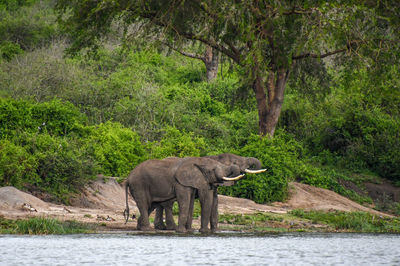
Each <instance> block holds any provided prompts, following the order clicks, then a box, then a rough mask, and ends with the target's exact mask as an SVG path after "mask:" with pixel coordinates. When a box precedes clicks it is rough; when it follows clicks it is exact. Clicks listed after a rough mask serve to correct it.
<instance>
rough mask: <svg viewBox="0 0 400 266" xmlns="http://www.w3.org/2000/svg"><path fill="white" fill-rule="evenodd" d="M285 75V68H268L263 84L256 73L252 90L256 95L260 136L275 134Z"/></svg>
mask: <svg viewBox="0 0 400 266" xmlns="http://www.w3.org/2000/svg"><path fill="white" fill-rule="evenodd" d="M287 75H288V72H287V71H286V70H285V69H278V70H277V71H273V70H270V72H269V74H268V77H267V81H266V83H265V84H264V82H263V80H262V78H261V76H260V74H259V73H257V74H256V78H255V81H254V83H253V90H254V93H255V95H256V101H257V109H258V118H259V133H260V135H261V136H265V135H268V136H270V137H273V136H274V134H275V129H276V125H277V124H278V120H279V116H280V114H281V110H282V104H283V96H284V91H285V86H286V80H287ZM265 86H266V88H265ZM265 89H267V91H268V95H266V93H265ZM267 97H268V101H267Z"/></svg>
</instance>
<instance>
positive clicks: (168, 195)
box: [124, 157, 242, 232]
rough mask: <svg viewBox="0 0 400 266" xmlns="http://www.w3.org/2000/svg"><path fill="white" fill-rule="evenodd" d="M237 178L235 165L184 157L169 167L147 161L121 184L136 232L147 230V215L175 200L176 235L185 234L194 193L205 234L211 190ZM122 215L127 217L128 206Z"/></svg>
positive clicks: (164, 161)
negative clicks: (134, 210) (132, 205)
mask: <svg viewBox="0 0 400 266" xmlns="http://www.w3.org/2000/svg"><path fill="white" fill-rule="evenodd" d="M239 174H240V169H239V167H238V166H237V165H225V164H222V163H219V162H217V161H215V160H212V159H210V158H199V157H188V158H184V159H179V160H176V162H173V163H172V165H171V162H170V161H168V160H148V161H145V162H143V163H141V164H140V165H138V166H137V167H136V168H135V169H134V170H132V172H131V173H130V174H129V176H128V179H127V180H126V182H125V187H126V190H125V191H126V198H128V190H129V191H130V193H131V195H132V197H133V198H134V200H135V201H136V204H137V207H138V209H139V212H140V217H139V219H138V225H137V228H138V229H139V230H151V228H150V224H149V214H150V212H151V211H152V210H153V209H154V208H155V207H157V206H160V204H161V205H162V204H165V203H166V202H167V203H168V202H170V201H172V200H174V199H176V200H177V201H178V205H179V218H178V219H179V221H178V227H177V229H176V231H177V232H186V231H187V230H188V229H190V228H191V214H192V212H193V204H194V197H195V192H196V191H197V193H198V196H199V199H200V205H201V228H200V232H209V231H210V229H209V227H208V225H209V224H210V221H211V214H212V213H213V212H214V210H212V208H214V207H215V204H214V202H213V201H214V186H215V185H216V184H217V183H221V182H223V181H224V180H226V181H230V180H236V179H238V178H241V177H242V176H240V175H239ZM232 176H233V177H232ZM171 212H172V210H171ZM124 213H125V214H126V215H127V216H128V217H129V206H128V204H127V206H126V210H125V212H124Z"/></svg>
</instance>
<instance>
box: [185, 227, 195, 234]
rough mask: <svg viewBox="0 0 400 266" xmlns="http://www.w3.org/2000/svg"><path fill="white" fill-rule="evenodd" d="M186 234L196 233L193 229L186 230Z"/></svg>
mask: <svg viewBox="0 0 400 266" xmlns="http://www.w3.org/2000/svg"><path fill="white" fill-rule="evenodd" d="M186 232H187V233H193V232H194V229H193V228H186Z"/></svg>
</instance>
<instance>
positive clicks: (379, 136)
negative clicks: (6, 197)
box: [0, 1, 400, 208]
mask: <svg viewBox="0 0 400 266" xmlns="http://www.w3.org/2000/svg"><path fill="white" fill-rule="evenodd" d="M61 2H65V3H66V5H73V4H77V5H81V4H82V5H86V4H90V5H92V4H93V5H97V4H99V3H104V4H105V6H99V9H98V10H96V12H98V11H99V12H101V11H104V10H107V8H109V7H110V6H111V7H112V8H118V7H115V6H113V4H114V3H116V2H115V1H114V2H113V1H111V2H105V1H100V2H99V1H98V2H90V3H89V2H87V1H83V2H79V3H78V2H76V1H61ZM189 2H190V3H189ZM189 2H188V1H185V3H186V4H188V5H192V4H194V3H193V2H191V1H189ZM201 2H204V1H201ZM4 3H5V4H4ZM51 3H52V2H51V1H0V53H1V54H2V56H3V57H4V60H3V61H1V63H0V147H1V149H0V185H15V186H17V187H19V188H24V189H39V190H41V191H46V192H48V193H51V194H52V195H53V196H54V198H56V199H58V200H63V201H67V198H68V196H67V194H68V193H70V192H73V191H75V190H76V188H79V187H80V186H82V185H83V184H85V183H86V182H87V181H88V180H90V179H91V178H93V177H94V176H95V175H96V174H98V173H102V174H107V175H113V176H125V175H127V173H129V171H130V170H131V169H132V168H133V167H134V166H135V165H136V164H137V163H139V162H141V161H143V160H145V159H149V158H164V157H167V156H178V157H183V156H202V155H208V154H219V153H223V152H234V153H237V154H239V155H242V156H254V157H258V158H259V159H261V161H262V162H263V166H264V167H266V168H267V169H268V171H267V172H266V173H264V174H259V175H247V177H246V179H243V180H241V181H239V182H237V184H236V185H235V186H233V187H227V188H225V187H224V188H220V189H219V190H220V191H221V192H222V193H225V194H228V195H235V196H241V197H247V198H251V199H254V200H256V201H257V202H268V201H275V200H283V199H285V198H286V196H287V190H288V187H287V186H288V185H287V184H288V182H289V181H291V180H297V181H300V182H303V183H307V184H310V185H314V186H319V187H323V188H327V189H331V190H334V191H336V192H338V193H340V194H342V195H345V196H347V197H350V198H351V199H353V200H357V201H358V202H361V203H363V202H370V200H369V199H367V198H364V197H360V196H359V195H358V194H357V193H356V192H354V191H352V190H346V189H344V188H343V187H342V185H341V182H340V181H341V180H349V181H352V175H353V173H365V172H369V173H371V175H379V176H383V177H387V178H391V179H392V181H394V182H396V181H397V183H398V182H399V178H400V173H399V165H400V163H399V158H400V155H399V151H400V144H399V139H400V137H399V132H400V125H399V121H400V119H399V117H400V108H399V106H400V86H399V85H400V83H399V80H400V79H399V78H398V76H399V64H398V53H397V52H396V51H395V50H393V51H392V52H391V51H388V50H387V48H388V44H387V43H385V42H382V43H381V45H382V46H381V48H379V47H378V46H379V45H380V44H379V43H375V44H371V43H370V44H371V46H369V45H365V46H364V44H363V45H362V46H358V45H357V44H354V45H355V46H351V47H347V48H350V50H349V54H350V55H356V54H357V56H356V57H351V58H347V59H351V60H344V59H343V57H341V56H337V57H334V58H329V60H326V59H323V58H321V59H320V60H313V58H308V59H306V60H304V61H297V62H296V64H295V66H294V68H292V69H291V70H292V71H291V74H290V76H289V80H288V86H287V89H286V91H285V101H284V105H283V109H282V115H281V117H280V119H279V126H278V127H279V129H278V130H277V133H276V134H275V137H274V138H273V139H270V138H260V137H258V136H255V135H254V134H256V133H257V132H258V127H259V121H258V118H257V116H258V114H259V113H258V109H257V102H256V97H254V96H255V94H254V91H253V90H252V88H253V87H252V86H251V84H253V82H252V81H253V78H254V76H253V74H254V73H253V74H251V71H250V72H249V71H247V70H249V69H247V70H246V69H245V68H251V67H253V66H254V60H253V59H254V58H257V59H260V58H261V57H263V56H266V57H268V56H269V55H268V53H267V52H268V51H270V50H268V49H261V48H263V47H264V48H265V46H263V45H264V44H265V45H266V44H267V43H264V41H263V40H262V39H259V40H257V41H260V43H258V44H259V46H257V45H255V46H253V47H252V48H248V47H247V48H244V50H243V51H245V54H244V55H243V57H240V61H241V60H244V61H243V62H244V64H245V66H240V65H238V64H235V65H232V61H229V60H227V59H226V58H227V56H226V55H224V60H225V61H224V63H221V64H220V65H221V66H223V68H224V73H223V75H220V76H219V78H217V79H216V80H214V81H213V82H211V83H207V82H205V68H204V65H203V64H202V63H201V62H199V61H192V60H190V59H188V58H185V57H181V56H179V55H177V54H176V53H174V52H171V51H167V50H162V49H157V48H155V47H154V46H152V45H150V44H149V43H146V41H143V40H142V41H143V42H144V43H145V46H140V45H133V46H129V45H127V43H124V44H123V45H120V43H119V41H120V37H119V35H118V34H119V33H113V34H115V35H111V37H112V38H111V39H110V40H108V41H104V40H103V39H97V40H98V41H100V42H101V44H103V45H104V47H103V48H101V49H97V51H96V52H95V53H93V52H90V51H87V50H85V51H83V52H82V53H80V54H76V56H74V57H65V56H64V49H65V48H66V47H68V45H69V43H70V42H71V40H70V39H67V38H65V39H64V37H65V35H63V36H62V37H63V38H62V39H61V40H59V39H57V38H58V36H60V34H61V33H60V31H59V29H60V27H59V25H58V24H56V23H53V22H54V11H53V9H52V4H51ZM138 3H139V2H138ZM152 3H154V2H149V4H152ZM276 3H277V2H276ZM139 4H140V3H139ZM211 4H216V5H221V8H229V10H227V11H229V12H227V13H226V14H228V15H230V14H231V13H230V12H234V11H235V10H234V9H232V8H231V7H230V6H229V5H227V4H226V3H223V2H215V3H211ZM245 4H246V3H245V2H240V3H239V2H237V3H236V2H235V5H240V7H242V5H245ZM251 4H252V3H247V5H251ZM302 4H303V3H302ZM304 4H305V3H304ZM317 4H318V3H317ZM353 4H355V5H356V7H355V8H354V9H351V8H350V9H348V7H350V6H351V5H353ZM364 4H365V5H372V2H370V3H367V2H364V3H360V4H357V3H351V4H349V5H346V4H345V3H344V2H340V3H339V2H337V1H333V2H330V3H329V4H328V5H327V6H322V7H321V8H322V10H319V9H318V10H315V12H317V13H318V12H320V13H321V15H326V17H324V18H322V20H324V19H325V20H326V19H327V18H329V19H328V20H327V23H328V24H326V25H322V26H323V27H327V28H329V29H334V31H333V32H334V33H335V34H333V33H332V34H331V32H330V31H327V33H329V34H327V35H326V36H328V39H329V38H333V39H335V40H334V42H332V43H331V42H322V43H321V45H318V44H317V43H319V41H320V40H322V39H318V36H317V35H318V34H319V33H318V29H317V28H304V30H305V32H307V31H311V32H314V33H315V34H316V35H313V36H314V37H315V36H316V37H315V38H311V37H309V36H308V35H307V38H306V39H303V42H302V41H301V40H302V38H303V37H304V36H303V35H301V36H297V35H296V34H297V33H296V34H294V35H293V34H292V33H293V32H292V31H291V30H293V29H296V27H298V26H299V25H302V26H304V27H307V26H312V24H309V23H311V21H303V20H302V19H300V18H296V17H300V14H291V15H286V14H283V13H284V12H285V10H286V9H285V8H286V5H287V3H286V2H284V3H283V2H282V9H279V8H278V9H276V12H277V13H275V14H276V17H274V19H273V20H272V21H271V23H272V24H271V25H275V26H276V27H275V29H276V31H277V32H274V33H273V34H278V35H274V36H281V35H282V36H281V37H282V38H281V39H279V40H278V41H282V42H283V43H285V42H284V40H288V41H289V42H288V43H287V44H285V45H282V46H279V47H276V49H278V50H282V52H283V58H280V59H282V63H283V64H284V63H285V62H288V61H287V59H288V58H289V59H290V57H291V56H295V55H301V53H302V52H307V51H309V52H311V53H316V54H317V55H318V52H319V51H320V52H322V51H329V50H330V49H334V48H340V46H341V45H342V44H343V45H346V44H347V42H346V41H347V40H346V38H347V37H349V36H347V35H345V34H344V32H343V31H340V29H344V28H345V27H347V26H346V25H348V26H349V29H351V30H350V33H352V34H353V33H354V32H353V31H354V30H355V29H357V30H360V31H362V32H365V31H367V30H368V29H367V28H361V29H360V28H357V27H360V26H362V25H364V24H363V23H361V22H362V21H369V20H371V19H376V21H374V23H375V22H376V23H377V24H374V23H372V24H368V23H367V24H368V25H370V26H369V27H370V28H369V29H371V30H372V31H373V32H370V33H368V34H370V35H373V34H375V33H377V32H380V31H382V30H385V31H386V32H387V33H388V35H387V36H391V37H393V36H392V33H393V32H392V31H391V29H392V28H391V27H392V26H393V25H394V23H395V21H396V19H398V18H396V17H392V16H391V14H392V12H394V11H393V10H397V9H396V8H397V5H395V4H394V7H393V9H387V10H386V9H385V8H384V6H385V4H386V2H385V3H383V2H382V4H381V5H380V6H379V7H377V9H369V10H364V9H363V5H364ZM271 5H272V6H271V7H272V8H273V7H274V6H273V5H275V2H274V3H273V4H271ZM296 7H298V8H301V5H298V6H297V5H296ZM308 7H311V5H309V6H308ZM178 8H180V7H178ZM204 8H206V7H204ZM290 10H291V11H293V9H290ZM307 10H308V9H307V8H306V7H305V6H304V10H303V11H304V12H305V13H303V15H306V14H307V12H306V11H307ZM342 10H345V11H346V12H344V13H341V11H342ZM83 11H85V12H86V11H90V10H83ZM217 11H218V12H219V11H220V10H219V9H216V12H217ZM243 11H244V9H236V12H237V14H238V15H240V14H241V12H243ZM296 11H298V10H296V9H295V10H294V11H293V12H294V13H296ZM353 11H354V12H355V13H354V17H353V16H352V15H351V12H353ZM96 12H95V13H96ZM247 12H251V11H249V10H247ZM282 12H283V13H282ZM348 12H350V13H348ZM374 12H377V13H376V14H384V16H382V17H376V14H375V13H374ZM95 13H93V15H94V14H95ZM386 13H388V14H386ZM113 14H114V13H107V14H103V15H104V16H101V20H103V19H104V20H106V19H107V16H109V15H110V16H112V15H113ZM177 14H178V13H177ZM188 14H190V12H189V13H187V14H184V15H185V16H186V15H188ZM78 15H79V14H78ZM169 15H171V16H175V15H176V14H172V13H171V14H169ZM197 15H199V16H200V15H201V14H196V17H194V20H196V19H198V16H197ZM267 15H269V13H268V14H267V13H266V14H264V16H267ZM292 15H293V17H294V18H293V20H290V19H289V17H291V16H292ZM308 15H310V16H311V17H312V18H314V19H317V17H314V15H315V14H308ZM65 16H66V18H68V14H65ZM246 16H247V18H251V14H247V15H246ZM331 16H332V19H330V18H331ZM338 16H339V17H338ZM340 16H342V17H340ZM363 16H366V17H365V18H364V17H363ZM368 16H369V17H368ZM91 18H92V17H91ZM244 18H245V17H241V16H239V19H238V20H235V16H230V17H227V18H224V20H223V21H220V20H219V19H218V23H217V24H215V25H214V24H213V25H214V26H215V27H216V28H206V29H205V32H207V31H208V30H210V31H214V30H215V31H216V32H221V30H223V32H222V33H221V34H222V35H224V34H228V33H229V32H231V30H233V29H232V28H226V31H225V28H220V26H221V24H220V22H221V23H225V24H224V25H226V26H227V27H228V26H229V27H230V26H232V25H235V23H238V24H240V25H239V26H240V27H239V31H241V32H243V31H244V32H248V33H249V34H250V35H248V36H244V37H246V38H247V37H249V38H252V37H254V36H253V35H252V33H251V32H252V29H251V28H246V25H247V26H249V25H250V26H251V25H252V23H254V22H255V21H250V22H249V23H250V24H246V23H247V22H246V23H245V21H242V19H244ZM119 19H126V17H123V18H119ZM209 19H210V18H209ZM341 19H348V21H346V23H349V24H346V23H345V24H340V23H339V21H340V20H341ZM354 19H356V20H357V21H358V19H361V20H362V21H361V22H360V23H358V22H357V23H355V24H354V23H353V22H355V21H356V20H354ZM233 20H235V21H233ZM298 21H300V22H302V23H303V24H299V25H297V24H296V22H298ZM102 22H104V23H108V22H110V23H111V22H112V23H111V24H112V29H110V30H113V29H115V28H117V30H120V28H118V25H120V24H119V22H121V21H120V20H118V21H115V20H114V21H100V23H102ZM127 22H129V21H127ZM176 22H177V23H178V22H179V23H180V21H176ZM181 22H182V21H181ZM242 22H243V23H242ZM281 22H282V24H281ZM96 23H97V21H96ZM205 23H208V22H207V21H206V22H205ZM241 23H242V24H241ZM304 23H305V24H304ZM386 23H389V24H391V26H390V27H389V26H388V24H386ZM353 24H354V25H353ZM27 25H28V26H27ZM74 25H78V26H79V25H81V24H74ZM199 25H201V24H199ZM315 25H317V24H315ZM318 25H319V24H318ZM368 25H367V26H368ZM374 25H375V26H379V27H378V28H374V27H375V26H374ZM81 26H82V25H81ZM100 26H101V25H100ZM133 26H138V25H136V24H135V25H133ZM147 26H148V25H143V24H141V29H143V30H150V29H151V30H154V31H151V32H152V33H154V34H155V35H154V36H158V35H157V34H156V33H157V32H158V33H159V31H157V29H154V28H153V27H150V28H149V27H147ZM189 26H190V25H189ZM214 26H213V27H214ZM250 26H249V27H250ZM292 26H293V27H294V28H291V27H292ZM353 26H354V27H353ZM94 27H97V26H96V25H95V26H94ZM285 27H288V29H289V31H285V30H283V29H284V28H285ZM199 28H200V27H199ZM92 29H93V28H92ZM196 29H197V28H196ZM279 29H282V30H283V31H279ZM94 30H97V28H94ZM129 30H132V29H129ZM336 30H339V31H336ZM83 32H84V31H82V32H81V35H82V37H85V38H86V37H90V36H85V34H83ZM129 32H135V31H134V30H132V31H129ZM148 32H149V33H150V31H148ZM101 33H103V32H101ZM104 33H105V34H107V31H104ZM253 33H254V32H253ZM201 34H203V32H202V33H201ZM321 34H325V32H322V33H321ZM117 35H118V36H117ZM167 35H168V34H167ZM167 35H164V36H167ZM222 35H221V36H222ZM154 36H153V37H154ZM210 36H211V35H210ZM212 36H214V35H212ZM218 36H219V37H221V36H220V35H218ZM218 36H216V37H218ZM158 37H159V36H158ZM158 37H154V39H157V38H158ZM219 37H218V38H219ZM225 37H226V38H227V39H223V40H220V42H218V41H216V43H215V45H223V44H224V43H225V41H229V40H233V39H235V38H240V34H237V33H235V34H234V35H232V36H228V35H226V36H225ZM242 37H243V36H242ZM319 37H321V36H319ZM344 37H346V38H344ZM378 37H380V36H378ZM113 38H115V39H113ZM246 38H245V39H246ZM393 38H395V37H393ZM245 39H243V40H242V39H241V40H240V41H239V42H238V43H239V44H240V43H243V42H242V41H244V40H245ZM49 40H51V41H49ZM82 40H83V41H85V40H87V39H82ZM299 40H300V42H297V41H299ZM329 40H330V39H329ZM370 40H374V38H372V39H370ZM375 40H376V39H375ZM153 41H154V40H153ZM166 41H172V42H173V43H174V44H176V45H177V47H179V46H180V44H185V45H186V44H187V43H186V42H179V40H178V42H175V41H177V40H176V39H174V38H171V39H168V40H166ZM253 41H254V42H255V41H256V40H253ZM254 42H253V44H254ZM42 44H45V45H42ZM232 44H235V45H236V43H235V42H232ZM248 44H249V43H248V42H246V45H248ZM297 45H300V46H302V47H303V45H304V47H303V48H304V49H300V50H297V49H294V48H296V47H297ZM158 48H159V47H158ZM185 48H189V49H195V48H193V47H189V46H188V47H185ZM220 48H221V47H220ZM292 48H293V49H292ZM260 49H261V50H260ZM22 51H23V53H21V52H22ZM257 51H258V52H257ZM259 51H264V52H266V53H267V54H263V53H261V54H260V53H259ZM378 54H379V57H378ZM261 59H262V58H261ZM264 59H265V58H264ZM280 59H279V60H280ZM230 60H232V59H230ZM264 63H265V64H268V61H265V62H263V63H260V65H262V64H264ZM288 63H289V62H288ZM264 70H268V69H267V68H266V69H264ZM264 70H262V71H261V72H263V71H264ZM220 74H221V71H220ZM264 74H265V73H264ZM262 77H263V79H264V80H267V75H263V76H262ZM394 208H395V207H394Z"/></svg>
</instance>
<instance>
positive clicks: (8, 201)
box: [0, 187, 49, 212]
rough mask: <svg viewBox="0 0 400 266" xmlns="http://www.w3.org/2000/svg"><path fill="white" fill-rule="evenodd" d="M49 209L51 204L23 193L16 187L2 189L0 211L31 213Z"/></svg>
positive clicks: (0, 191) (0, 189)
mask: <svg viewBox="0 0 400 266" xmlns="http://www.w3.org/2000/svg"><path fill="white" fill-rule="evenodd" d="M48 208H49V204H48V203H46V202H44V201H42V200H40V199H38V198H36V197H35V196H32V195H31V194H28V193H25V192H22V191H20V190H18V189H16V188H15V187H1V188H0V209H2V210H24V211H31V212H38V211H44V210H47V209H48Z"/></svg>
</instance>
